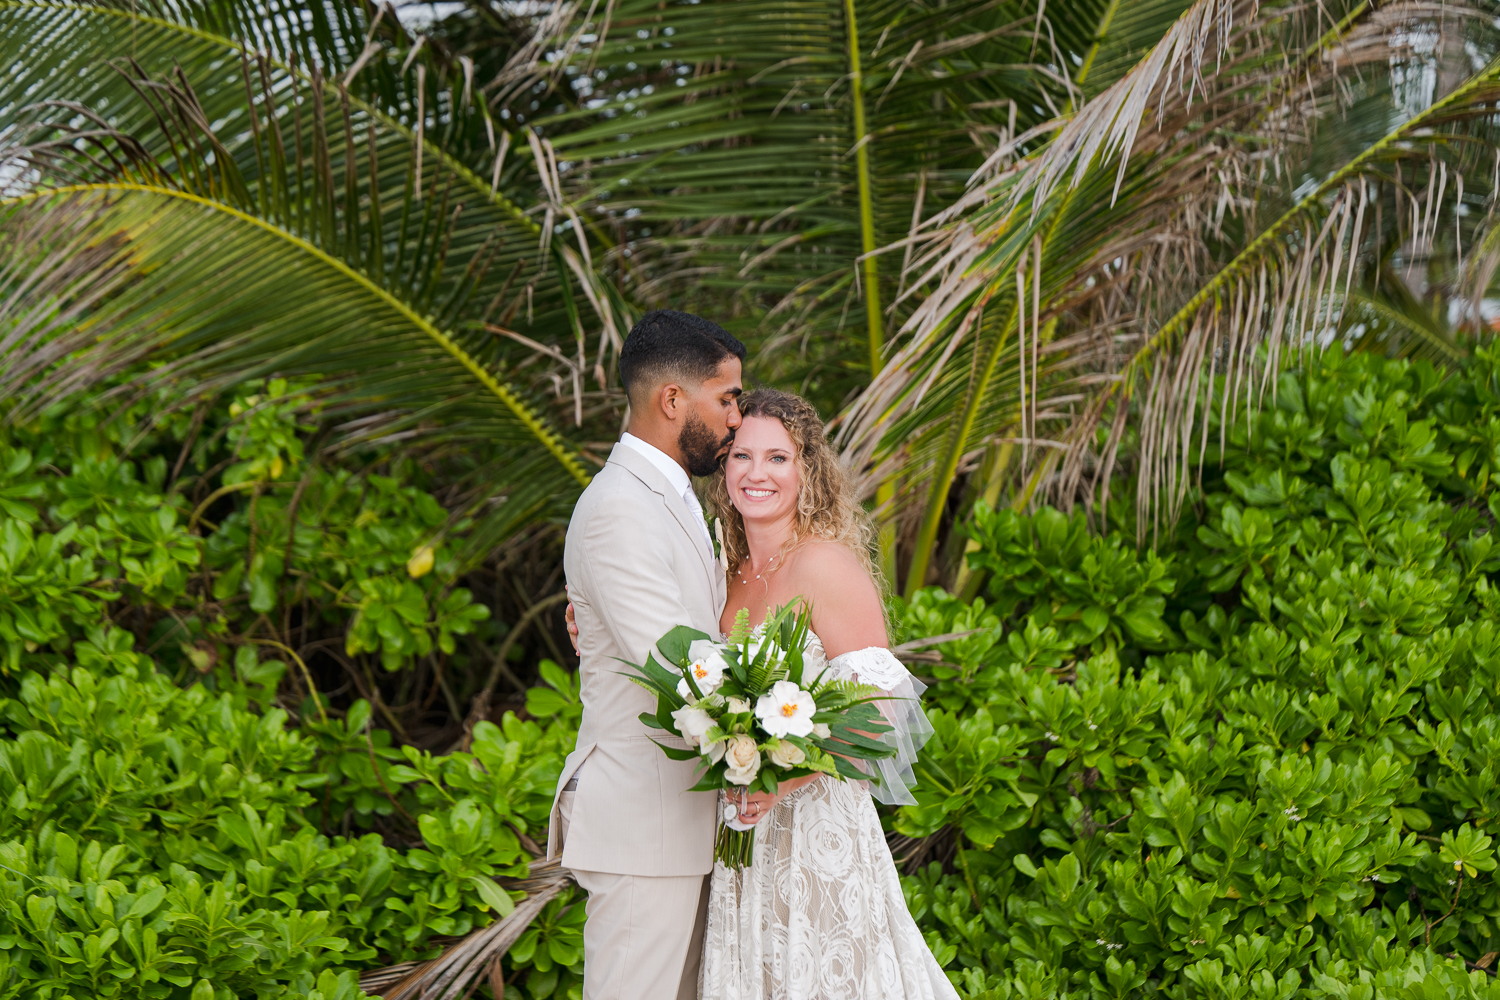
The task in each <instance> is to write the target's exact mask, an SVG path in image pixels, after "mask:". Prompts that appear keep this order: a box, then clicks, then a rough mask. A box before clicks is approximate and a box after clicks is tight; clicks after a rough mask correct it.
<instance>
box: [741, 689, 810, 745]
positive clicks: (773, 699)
mask: <svg viewBox="0 0 1500 1000" xmlns="http://www.w3.org/2000/svg"><path fill="white" fill-rule="evenodd" d="M817 710H818V706H817V704H816V703H814V702H813V699H812V695H810V694H808V693H807V692H806V691H804V690H802V689H801V688H799V687H798V686H797V685H795V684H793V683H792V682H791V681H777V682H776V683H775V684H773V685H771V690H770V691H769V692H768V693H766V694H763V695H761V697H760V700H759V701H757V702H756V703H755V717H756V718H757V719H759V720H760V727H761V728H762V729H764V730H765V731H766V732H768V733H770V734H771V735H772V736H775V737H777V738H778V739H779V738H780V737H782V736H809V735H811V734H812V731H813V720H812V717H813V713H815V712H816V711H817Z"/></svg>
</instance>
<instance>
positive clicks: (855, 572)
mask: <svg viewBox="0 0 1500 1000" xmlns="http://www.w3.org/2000/svg"><path fill="white" fill-rule="evenodd" d="M794 572H795V574H796V576H797V578H798V580H797V582H798V583H799V584H801V585H802V587H803V589H804V591H805V592H807V593H808V595H809V596H814V595H818V596H827V595H828V594H830V593H840V594H845V595H849V594H850V590H851V588H852V590H853V591H854V592H855V593H859V594H860V595H861V596H865V595H864V591H866V590H868V597H869V598H871V599H875V600H879V597H878V596H877V592H876V589H875V581H874V580H872V579H870V574H869V571H868V570H866V569H865V563H864V561H863V560H861V559H860V558H859V556H858V555H857V554H856V553H855V552H854V551H853V550H852V549H850V548H849V547H848V546H847V545H844V544H843V543H841V542H833V541H826V540H823V539H813V540H811V541H808V542H805V543H803V545H802V546H801V548H800V551H799V552H798V553H797V561H796V566H795V567H794ZM851 596H852V595H851Z"/></svg>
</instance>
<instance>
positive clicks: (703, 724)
mask: <svg viewBox="0 0 1500 1000" xmlns="http://www.w3.org/2000/svg"><path fill="white" fill-rule="evenodd" d="M672 721H673V722H674V723H675V724H676V725H677V731H678V732H679V733H681V734H682V738H683V739H685V740H687V743H688V746H690V747H695V746H697V745H698V741H699V740H700V739H701V738H702V737H703V736H704V734H706V733H707V732H708V731H709V730H710V729H712V728H713V727H714V720H713V717H712V716H710V715H709V714H708V713H707V712H705V711H704V710H703V709H701V708H697V707H694V706H692V705H684V706H682V707H681V708H679V709H678V710H677V711H675V712H673V713H672Z"/></svg>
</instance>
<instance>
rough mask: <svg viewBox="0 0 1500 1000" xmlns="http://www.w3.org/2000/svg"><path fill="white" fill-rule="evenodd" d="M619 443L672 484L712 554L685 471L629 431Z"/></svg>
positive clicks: (700, 514) (663, 453)
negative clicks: (692, 516)
mask: <svg viewBox="0 0 1500 1000" xmlns="http://www.w3.org/2000/svg"><path fill="white" fill-rule="evenodd" d="M620 443H621V444H623V445H624V446H625V447H627V448H629V449H630V450H631V451H633V452H635V453H636V454H638V455H640V456H641V457H642V458H644V459H645V460H646V461H648V462H650V463H651V464H652V465H654V466H656V470H657V471H658V472H660V473H661V474H662V475H664V476H666V477H667V482H669V483H671V484H672V489H674V490H676V491H677V493H678V495H680V496H681V497H682V502H683V503H685V504H687V508H688V510H690V511H692V512H693V514H694V515H695V516H696V520H697V522H698V528H699V530H700V531H702V532H703V540H704V541H705V542H707V543H708V551H709V552H710V553H712V552H713V550H714V542H713V536H712V535H710V534H709V533H708V521H707V520H705V519H704V516H703V505H702V504H701V503H699V502H698V494H696V493H694V492H693V480H692V479H691V478H690V477H689V476H688V474H687V470H686V469H684V468H683V467H682V466H680V465H678V464H677V460H676V459H674V458H673V457H672V456H670V455H668V454H667V453H666V452H664V451H662V450H661V449H660V448H658V447H656V446H655V445H653V444H648V443H646V442H645V441H642V440H641V439H640V438H638V437H636V436H635V435H634V434H631V433H630V432H629V431H626V432H625V434H624V436H622V437H621V438H620Z"/></svg>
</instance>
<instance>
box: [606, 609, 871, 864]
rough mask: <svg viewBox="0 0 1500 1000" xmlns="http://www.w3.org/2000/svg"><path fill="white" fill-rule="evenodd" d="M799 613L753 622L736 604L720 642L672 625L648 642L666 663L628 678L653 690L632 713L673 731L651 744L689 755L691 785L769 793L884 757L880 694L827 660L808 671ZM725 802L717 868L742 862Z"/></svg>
mask: <svg viewBox="0 0 1500 1000" xmlns="http://www.w3.org/2000/svg"><path fill="white" fill-rule="evenodd" d="M807 631H808V616H807V613H806V612H805V611H804V612H801V613H794V611H793V606H791V605H788V606H787V607H784V608H779V609H777V610H776V612H775V613H774V614H772V615H771V616H770V617H769V618H768V619H767V620H766V623H765V624H764V625H763V626H761V627H759V628H756V629H754V630H752V629H751V628H750V625H749V612H747V611H745V610H743V609H742V610H741V611H740V612H739V614H738V615H737V616H736V617H735V624H734V629H733V630H732V631H731V632H730V634H729V639H728V641H727V642H723V643H720V642H715V641H713V640H712V639H710V638H709V636H708V635H706V634H704V633H703V632H699V631H697V630H696V629H690V628H687V627H685V626H681V625H679V626H678V627H676V628H674V629H672V630H671V631H670V632H668V633H667V634H666V635H664V636H662V637H661V639H660V640H659V641H658V642H657V644H656V648H657V649H658V650H659V651H660V652H661V654H662V655H663V656H664V657H666V658H667V659H668V660H669V661H670V665H666V666H664V665H662V664H661V663H658V662H657V660H656V657H655V656H647V658H646V663H645V665H644V666H640V665H637V664H629V666H631V667H633V668H634V669H635V671H636V674H635V675H633V676H631V680H633V681H635V682H636V683H637V684H640V685H641V686H642V687H644V688H646V689H647V690H649V691H651V692H652V693H653V694H655V695H656V699H657V708H656V714H655V715H652V714H651V713H649V712H643V713H642V714H641V721H642V722H644V723H645V724H646V725H647V726H650V727H651V728H653V729H664V730H667V731H668V732H673V733H676V734H677V735H679V736H681V737H682V738H683V739H684V740H686V741H687V744H688V746H689V747H692V748H694V749H691V750H684V749H681V748H679V747H671V746H667V745H665V744H663V743H660V742H657V744H656V745H657V746H659V747H661V748H662V751H663V752H664V753H665V754H666V755H667V756H668V757H671V758H672V759H673V760H695V759H696V760H697V761H698V762H699V763H700V765H701V766H702V769H703V773H702V776H701V778H700V780H699V781H698V783H697V784H696V785H694V786H693V789H692V790H693V791H695V792H709V791H718V790H721V789H723V790H727V791H730V792H744V793H750V792H758V791H765V792H770V793H772V794H774V793H775V791H776V788H777V786H778V785H779V784H780V783H781V782H782V781H785V780H787V779H789V778H800V777H804V776H806V775H810V774H827V775H830V776H832V777H835V778H839V779H854V780H859V781H878V780H879V779H878V778H876V777H875V776H874V775H873V774H870V773H867V772H866V771H864V770H862V769H861V768H860V767H859V765H858V763H857V762H858V761H862V760H877V759H879V758H882V757H890V756H893V755H894V754H895V752H896V751H895V750H894V749H893V748H891V747H889V746H887V745H886V744H885V743H883V742H881V741H880V740H879V739H878V736H879V734H880V733H883V732H888V731H890V728H891V727H890V726H888V725H886V723H885V721H884V719H883V717H882V716H881V714H880V712H879V710H878V709H877V708H876V707H875V706H874V705H873V704H872V702H874V701H875V700H877V699H879V698H882V697H884V693H883V692H882V691H881V690H880V689H879V688H876V687H872V686H871V685H868V684H858V683H855V682H853V681H848V680H837V679H834V678H832V677H830V676H828V671H827V669H826V667H825V668H824V669H823V670H820V671H819V672H818V674H817V676H807V674H808V672H807V671H806V670H804V663H803V649H804V644H805V642H806V640H807ZM737 815H738V814H737V810H736V809H735V807H734V806H733V805H728V806H726V807H725V809H724V815H723V816H722V822H721V823H720V824H719V833H718V839H717V842H716V847H715V852H714V856H715V857H716V858H717V859H718V860H719V861H721V862H723V863H724V865H725V866H727V867H730V868H734V869H741V868H744V867H745V866H746V865H748V864H749V863H750V858H751V852H752V851H753V850H754V846H755V829H754V827H753V826H752V827H748V828H747V827H742V826H741V825H740V824H739V823H737V822H736V818H737Z"/></svg>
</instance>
